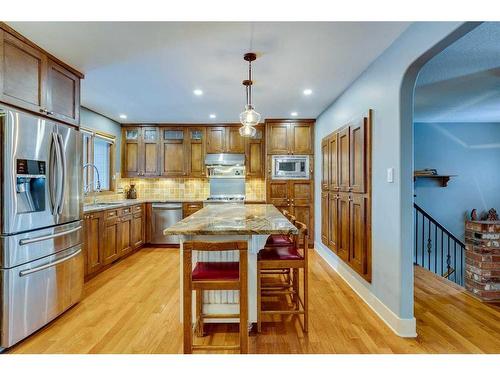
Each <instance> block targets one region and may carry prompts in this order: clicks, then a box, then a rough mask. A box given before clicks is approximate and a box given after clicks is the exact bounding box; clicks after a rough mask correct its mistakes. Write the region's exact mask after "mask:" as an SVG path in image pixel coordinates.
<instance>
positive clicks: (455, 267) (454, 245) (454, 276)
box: [453, 241, 457, 282]
mask: <svg viewBox="0 0 500 375" xmlns="http://www.w3.org/2000/svg"><path fill="white" fill-rule="evenodd" d="M453 268H454V269H455V271H454V273H453V281H454V282H457V241H453Z"/></svg>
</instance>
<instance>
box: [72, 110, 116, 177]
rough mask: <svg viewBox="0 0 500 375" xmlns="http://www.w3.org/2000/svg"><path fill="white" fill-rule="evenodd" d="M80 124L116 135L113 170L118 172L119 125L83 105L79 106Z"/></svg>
mask: <svg viewBox="0 0 500 375" xmlns="http://www.w3.org/2000/svg"><path fill="white" fill-rule="evenodd" d="M80 126H82V127H85V128H89V129H94V130H100V131H102V132H105V133H109V134H112V135H114V136H115V137H116V147H115V150H116V158H115V162H116V163H115V171H116V172H117V173H118V172H120V171H121V169H120V166H121V150H120V148H121V147H120V145H121V138H122V135H121V134H122V133H121V125H120V124H119V123H117V122H116V121H113V120H111V119H109V118H107V117H105V116H103V115H101V114H99V113H97V112H94V111H91V110H90V109H87V108H85V107H81V110H80Z"/></svg>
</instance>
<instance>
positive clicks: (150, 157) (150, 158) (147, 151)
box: [141, 126, 160, 177]
mask: <svg viewBox="0 0 500 375" xmlns="http://www.w3.org/2000/svg"><path fill="white" fill-rule="evenodd" d="M159 133H160V131H159V129H158V128H156V127H153V126H151V127H145V128H142V140H141V141H142V147H141V153H142V158H143V161H142V166H143V171H142V176H145V177H153V176H158V175H159V174H160V171H159V165H160V155H159V145H158V144H159V142H158V139H159V137H160V134H159Z"/></svg>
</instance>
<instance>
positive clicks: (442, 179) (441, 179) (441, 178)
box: [413, 174, 456, 187]
mask: <svg viewBox="0 0 500 375" xmlns="http://www.w3.org/2000/svg"><path fill="white" fill-rule="evenodd" d="M452 177H456V175H443V174H435V175H413V181H417V178H430V179H434V180H436V181H437V182H438V183H439V185H440V186H441V187H447V186H448V181H450V178H452Z"/></svg>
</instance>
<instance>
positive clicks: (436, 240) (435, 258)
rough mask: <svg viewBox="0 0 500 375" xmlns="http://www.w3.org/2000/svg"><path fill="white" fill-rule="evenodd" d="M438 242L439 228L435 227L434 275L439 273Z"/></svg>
mask: <svg viewBox="0 0 500 375" xmlns="http://www.w3.org/2000/svg"><path fill="white" fill-rule="evenodd" d="M437 242H438V228H437V226H434V273H437V263H438V262H437V254H438V252H437Z"/></svg>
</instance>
